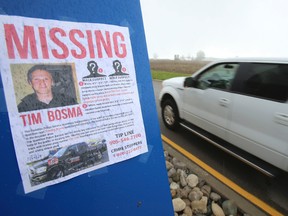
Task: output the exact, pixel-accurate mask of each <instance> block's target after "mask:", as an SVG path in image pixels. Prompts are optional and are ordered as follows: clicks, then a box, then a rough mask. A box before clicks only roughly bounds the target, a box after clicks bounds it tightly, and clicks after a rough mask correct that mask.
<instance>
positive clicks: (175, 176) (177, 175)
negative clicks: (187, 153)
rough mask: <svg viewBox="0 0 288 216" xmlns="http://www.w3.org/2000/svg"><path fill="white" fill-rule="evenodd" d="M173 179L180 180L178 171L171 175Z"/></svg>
mask: <svg viewBox="0 0 288 216" xmlns="http://www.w3.org/2000/svg"><path fill="white" fill-rule="evenodd" d="M172 179H173V181H175V182H179V181H180V173H179V172H176V173H175V174H174V175H173V176H172Z"/></svg>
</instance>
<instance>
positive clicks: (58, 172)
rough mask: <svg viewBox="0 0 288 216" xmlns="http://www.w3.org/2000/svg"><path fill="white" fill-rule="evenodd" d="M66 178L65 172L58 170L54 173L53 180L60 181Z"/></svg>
mask: <svg viewBox="0 0 288 216" xmlns="http://www.w3.org/2000/svg"><path fill="white" fill-rule="evenodd" d="M63 176H64V171H63V170H62V169H56V170H54V171H53V173H52V176H51V177H52V178H51V179H58V178H62V177H63Z"/></svg>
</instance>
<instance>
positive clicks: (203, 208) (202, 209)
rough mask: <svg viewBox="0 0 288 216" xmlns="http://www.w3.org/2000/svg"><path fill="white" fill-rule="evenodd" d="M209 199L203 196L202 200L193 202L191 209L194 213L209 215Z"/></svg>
mask: <svg viewBox="0 0 288 216" xmlns="http://www.w3.org/2000/svg"><path fill="white" fill-rule="evenodd" d="M207 202H208V198H207V197H205V196H203V197H202V199H201V200H194V201H192V202H191V208H192V212H193V213H201V214H205V213H207Z"/></svg>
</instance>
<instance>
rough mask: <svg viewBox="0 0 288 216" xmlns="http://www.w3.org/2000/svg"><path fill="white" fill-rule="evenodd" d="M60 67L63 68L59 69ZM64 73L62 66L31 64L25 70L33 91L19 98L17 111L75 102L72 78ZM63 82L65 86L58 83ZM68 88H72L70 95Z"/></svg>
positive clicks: (60, 105)
mask: <svg viewBox="0 0 288 216" xmlns="http://www.w3.org/2000/svg"><path fill="white" fill-rule="evenodd" d="M62 69H64V70H63V71H61V70H62ZM61 72H62V75H61V74H60V73H61ZM66 72H67V68H66ZM68 72H69V70H68ZM64 73H65V67H63V66H62V67H61V66H55V67H53V66H51V65H44V64H41V65H34V66H32V67H31V68H30V69H29V70H28V72H27V82H28V84H29V86H30V87H31V88H32V89H33V93H31V94H28V95H27V96H25V97H23V98H22V99H21V102H20V103H19V104H18V106H17V107H18V111H19V112H27V111H32V110H40V109H48V108H54V107H63V106H69V105H75V104H77V100H76V94H75V89H73V87H74V86H73V80H71V78H72V76H67V74H64ZM70 74H71V71H70ZM56 77H57V79H56ZM69 79H70V80H69ZM55 80H56V81H57V82H55ZM67 83H68V84H69V83H70V85H67ZM63 84H64V85H65V84H66V86H62V87H61V86H60V85H63ZM71 84H72V86H71ZM65 87H66V88H65ZM69 88H70V89H71V88H72V90H74V94H72V95H71V91H70V90H69ZM60 90H61V91H60Z"/></svg>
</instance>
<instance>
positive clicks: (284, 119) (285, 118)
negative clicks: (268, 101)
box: [274, 113, 288, 126]
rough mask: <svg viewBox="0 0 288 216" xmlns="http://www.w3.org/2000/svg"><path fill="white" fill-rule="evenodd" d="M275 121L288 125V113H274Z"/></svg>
mask: <svg viewBox="0 0 288 216" xmlns="http://www.w3.org/2000/svg"><path fill="white" fill-rule="evenodd" d="M274 120H275V122H277V123H279V124H283V125H286V126H288V114H285V113H275V115H274Z"/></svg>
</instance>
